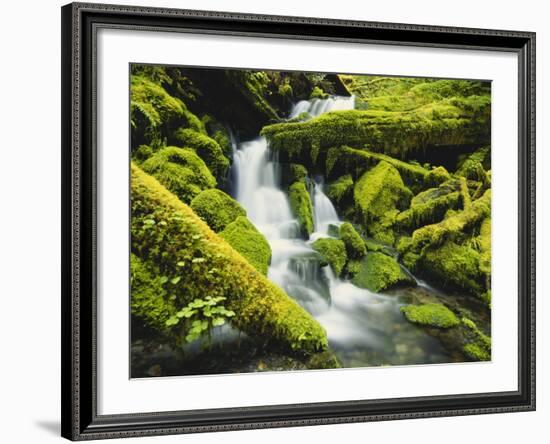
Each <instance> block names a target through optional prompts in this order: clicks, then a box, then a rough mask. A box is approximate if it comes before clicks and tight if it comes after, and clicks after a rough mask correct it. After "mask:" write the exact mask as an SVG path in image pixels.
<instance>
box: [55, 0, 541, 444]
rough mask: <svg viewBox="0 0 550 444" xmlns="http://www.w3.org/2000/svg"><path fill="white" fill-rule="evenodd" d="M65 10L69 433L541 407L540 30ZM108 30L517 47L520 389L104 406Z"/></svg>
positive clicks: (89, 7)
mask: <svg viewBox="0 0 550 444" xmlns="http://www.w3.org/2000/svg"><path fill="white" fill-rule="evenodd" d="M61 14H62V35H61V44H62V66H61V68H62V78H61V82H62V98H61V99H62V128H61V133H62V330H61V336H62V436H64V437H65V438H68V439H71V440H87V439H100V438H119V437H135V436H147V435H164V434H176V433H193V432H209V431H224V430H239V429H252V428H268V427H288V426H304V425H316V424H333V423H348V422H362V421H379V420H393V419H409V418H425V417H435V416H455V415H472V414H485V413H500V412H517V411H528V410H534V409H535V33H532V32H518V31H501V30H488V29H468V28H450V27H438V26H424V25H409V24H395V23H379V22H359V21H347V20H332V19H320V18H303V17H283V16H265V15H252V14H236V13H225V12H210V11H191V10H178V9H161V8H145V7H132V6H117V5H103V4H85V3H72V4H68V5H66V6H64V7H63V8H62V11H61ZM100 27H107V28H109V27H111V28H124V29H128V30H133V29H134V30H135V29H147V30H153V31H154V30H163V31H166V30H168V31H173V32H199V33H209V34H212V33H213V34H221V35H224V34H226V35H240V36H261V37H274V38H280V37H285V38H292V39H310V40H318V41H339V42H353V43H376V44H394V45H395V44H397V45H410V46H425V47H435V48H455V49H469V50H486V51H508V52H513V53H515V54H516V55H517V58H518V66H519V73H518V78H519V139H518V152H517V155H518V159H519V183H518V189H519V202H518V205H519V207H518V208H519V231H518V242H519V258H518V260H519V268H518V278H519V281H518V282H519V286H518V304H519V319H518V321H519V323H518V326H519V328H518V344H519V348H518V363H519V369H518V375H519V381H518V390H517V391H510V392H495V393H483V394H480V393H471V394H466V395H452V396H426V397H414V398H393V399H386V400H364V401H341V402H324V403H313V404H297V405H275V406H261V407H239V408H222V409H209V410H193V411H189V410H188V411H172V412H152V413H145V414H120V415H109V416H100V415H98V414H97V385H96V384H97V381H96V371H95V365H96V358H95V352H96V248H97V245H96V237H95V233H96V210H97V208H96V177H97V174H98V172H97V165H96V159H95V156H96V146H95V141H96V137H95V123H96V114H95V113H96V110H95V105H96V101H95V77H94V76H95V64H96V59H95V50H96V47H95V43H96V31H97V29H99V28H100Z"/></svg>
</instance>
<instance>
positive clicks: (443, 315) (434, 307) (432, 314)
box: [401, 304, 460, 328]
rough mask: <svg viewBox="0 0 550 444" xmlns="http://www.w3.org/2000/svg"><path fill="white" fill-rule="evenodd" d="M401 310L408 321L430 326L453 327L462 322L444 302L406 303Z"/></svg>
mask: <svg viewBox="0 0 550 444" xmlns="http://www.w3.org/2000/svg"><path fill="white" fill-rule="evenodd" d="M401 311H402V312H403V314H404V315H405V317H406V318H407V320H408V321H410V322H412V323H414V324H420V325H424V326H429V327H437V328H451V327H456V326H457V325H459V324H460V320H459V319H458V318H457V317H456V315H455V314H454V313H453V312H452V311H451V310H449V309H448V308H447V307H445V306H444V305H442V304H424V305H406V306H404V307H401Z"/></svg>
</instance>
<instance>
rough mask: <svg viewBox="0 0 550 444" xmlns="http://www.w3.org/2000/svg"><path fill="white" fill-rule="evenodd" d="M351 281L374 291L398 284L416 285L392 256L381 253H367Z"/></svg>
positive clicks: (397, 285)
mask: <svg viewBox="0 0 550 444" xmlns="http://www.w3.org/2000/svg"><path fill="white" fill-rule="evenodd" d="M352 282H353V284H354V285H357V286H358V287H361V288H366V289H368V290H370V291H372V292H374V293H378V292H380V291H384V290H388V289H390V288H395V287H399V286H407V285H416V282H415V280H414V279H413V278H412V277H411V276H410V275H408V274H407V273H405V272H404V270H403V269H402V268H401V266H400V265H399V264H398V263H397V261H396V260H395V259H394V258H392V257H390V256H386V255H385V254H383V253H367V256H366V257H365V259H363V261H362V262H361V265H360V267H359V271H358V272H357V273H356V275H355V277H354V278H353V280H352Z"/></svg>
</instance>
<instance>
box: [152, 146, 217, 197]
mask: <svg viewBox="0 0 550 444" xmlns="http://www.w3.org/2000/svg"><path fill="white" fill-rule="evenodd" d="M142 168H143V170H144V171H146V172H147V173H149V174H151V175H153V176H155V178H156V179H157V180H158V181H159V182H160V183H161V184H162V185H164V186H165V187H166V188H167V189H168V190H170V191H171V192H172V193H174V194H175V195H176V196H178V197H179V198H180V199H181V200H182V201H183V202H185V203H189V202H191V200H192V199H193V198H194V197H195V196H197V195H198V194H199V193H200V192H201V191H203V190H206V189H209V188H214V187H215V186H216V183H217V182H216V179H215V177H214V176H213V175H212V173H211V172H210V170H209V169H208V167H207V166H206V164H205V163H204V161H203V160H202V159H201V158H200V157H199V156H198V155H197V154H196V153H195V151H194V150H192V149H189V148H177V147H173V146H171V147H166V148H162V149H161V150H159V151H157V152H156V153H155V154H153V155H152V156H151V157H149V158H148V159H147V160H146V161H145V162H143V164H142Z"/></svg>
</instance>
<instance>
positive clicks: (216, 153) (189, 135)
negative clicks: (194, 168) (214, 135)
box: [173, 128, 229, 178]
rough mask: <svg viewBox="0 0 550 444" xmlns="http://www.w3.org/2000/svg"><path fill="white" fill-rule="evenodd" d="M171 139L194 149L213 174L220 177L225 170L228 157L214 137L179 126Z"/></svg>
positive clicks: (227, 165) (227, 166)
mask: <svg viewBox="0 0 550 444" xmlns="http://www.w3.org/2000/svg"><path fill="white" fill-rule="evenodd" d="M173 139H174V143H177V144H179V145H180V146H183V147H185V148H191V149H193V150H195V152H196V153H197V154H198V155H199V156H200V158H201V159H202V160H204V163H206V165H207V166H208V168H209V169H210V171H212V174H214V176H216V177H218V178H220V177H222V176H224V175H225V173H226V172H227V169H228V168H229V159H228V158H227V157H225V156H224V155H223V150H222V149H221V147H220V145H218V142H216V141H215V140H214V139H211V138H210V137H208V136H206V135H205V134H201V133H198V132H197V131H194V130H192V129H189V128H179V129H178V130H177V131H176V132H175V133H174V137H173Z"/></svg>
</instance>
